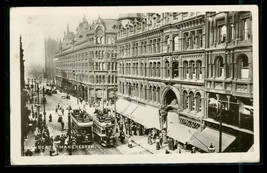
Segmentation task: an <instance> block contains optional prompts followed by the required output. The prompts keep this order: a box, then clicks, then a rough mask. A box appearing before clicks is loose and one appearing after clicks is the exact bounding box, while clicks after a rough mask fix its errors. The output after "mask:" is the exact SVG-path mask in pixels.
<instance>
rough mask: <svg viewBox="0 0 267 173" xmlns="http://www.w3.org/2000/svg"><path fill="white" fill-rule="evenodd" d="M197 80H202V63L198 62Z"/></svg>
mask: <svg viewBox="0 0 267 173" xmlns="http://www.w3.org/2000/svg"><path fill="white" fill-rule="evenodd" d="M196 67H197V68H196V78H197V79H202V61H200V60H197V65H196Z"/></svg>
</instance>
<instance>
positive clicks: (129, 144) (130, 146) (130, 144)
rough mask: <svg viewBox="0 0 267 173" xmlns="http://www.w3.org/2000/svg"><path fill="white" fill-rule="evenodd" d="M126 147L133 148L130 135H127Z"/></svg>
mask: <svg viewBox="0 0 267 173" xmlns="http://www.w3.org/2000/svg"><path fill="white" fill-rule="evenodd" d="M128 147H129V148H132V147H133V144H132V137H131V135H129V138H128Z"/></svg>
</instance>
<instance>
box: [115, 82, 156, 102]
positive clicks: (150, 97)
mask: <svg viewBox="0 0 267 173" xmlns="http://www.w3.org/2000/svg"><path fill="white" fill-rule="evenodd" d="M118 92H119V93H121V94H124V95H128V96H131V97H137V98H139V99H142V100H146V101H153V102H156V103H160V87H156V86H153V87H152V86H149V87H148V86H144V85H140V88H139V87H138V84H135V83H134V84H131V83H129V82H127V83H125V84H124V82H120V84H119V85H118Z"/></svg>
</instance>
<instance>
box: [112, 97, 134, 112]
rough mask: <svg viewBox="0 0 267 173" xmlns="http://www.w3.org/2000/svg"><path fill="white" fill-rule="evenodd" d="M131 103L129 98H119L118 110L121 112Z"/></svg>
mask: <svg viewBox="0 0 267 173" xmlns="http://www.w3.org/2000/svg"><path fill="white" fill-rule="evenodd" d="M130 103H131V102H129V101H127V100H123V99H119V100H118V101H117V102H116V112H118V113H120V114H121V113H122V112H123V111H124V110H126V109H127V107H128V106H129V105H130Z"/></svg>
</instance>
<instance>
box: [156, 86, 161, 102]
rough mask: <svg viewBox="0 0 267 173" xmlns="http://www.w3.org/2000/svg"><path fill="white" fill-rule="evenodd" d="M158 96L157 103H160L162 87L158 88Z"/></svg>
mask: <svg viewBox="0 0 267 173" xmlns="http://www.w3.org/2000/svg"><path fill="white" fill-rule="evenodd" d="M157 95H158V98H157V99H158V100H157V102H158V103H160V87H158V88H157Z"/></svg>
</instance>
